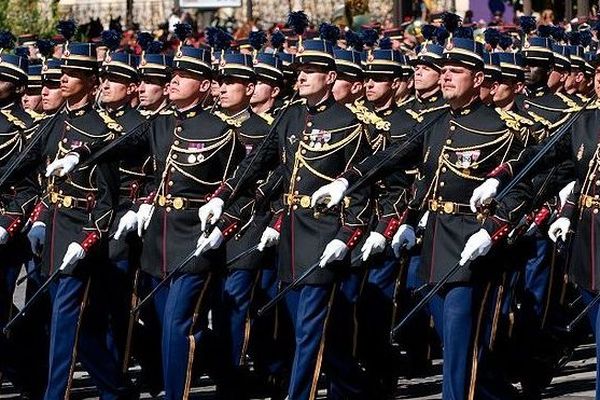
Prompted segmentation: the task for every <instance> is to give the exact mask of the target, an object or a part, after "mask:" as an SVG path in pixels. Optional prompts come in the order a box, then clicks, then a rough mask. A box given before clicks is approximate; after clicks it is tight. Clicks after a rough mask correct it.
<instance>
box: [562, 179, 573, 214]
mask: <svg viewBox="0 0 600 400" xmlns="http://www.w3.org/2000/svg"><path fill="white" fill-rule="evenodd" d="M574 187H575V181H572V182H569V183H568V184H567V185H566V186H565V187H564V188H562V189H560V192H558V198H559V199H560V207H561V208H562V207H564V205H565V203H566V202H567V198H568V197H569V195H570V194H571V192H572V191H573V188H574Z"/></svg>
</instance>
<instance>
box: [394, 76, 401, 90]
mask: <svg viewBox="0 0 600 400" xmlns="http://www.w3.org/2000/svg"><path fill="white" fill-rule="evenodd" d="M399 87H400V78H394V80H393V81H392V90H393V91H396V90H398V88H399Z"/></svg>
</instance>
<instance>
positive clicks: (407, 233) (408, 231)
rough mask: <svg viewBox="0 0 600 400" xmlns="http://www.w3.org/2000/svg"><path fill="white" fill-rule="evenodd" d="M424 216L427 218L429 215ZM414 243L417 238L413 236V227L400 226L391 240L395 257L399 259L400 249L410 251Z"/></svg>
mask: <svg viewBox="0 0 600 400" xmlns="http://www.w3.org/2000/svg"><path fill="white" fill-rule="evenodd" d="M426 215H427V216H429V214H426ZM421 219H423V218H421ZM415 243H417V237H416V236H415V230H414V229H413V227H412V226H410V225H408V224H402V225H400V227H399V228H398V230H397V231H396V233H395V234H394V237H393V238H392V249H393V250H394V254H395V255H396V257H400V250H401V249H402V247H405V248H406V250H410V249H411V248H413V246H414V245H415Z"/></svg>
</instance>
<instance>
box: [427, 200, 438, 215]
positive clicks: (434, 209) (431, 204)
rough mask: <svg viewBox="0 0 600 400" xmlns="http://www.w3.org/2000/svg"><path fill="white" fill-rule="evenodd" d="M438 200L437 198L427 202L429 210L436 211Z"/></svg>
mask: <svg viewBox="0 0 600 400" xmlns="http://www.w3.org/2000/svg"><path fill="white" fill-rule="evenodd" d="M438 206H439V205H438V202H437V200H431V202H430V203H429V207H430V208H431V211H433V212H437V210H438Z"/></svg>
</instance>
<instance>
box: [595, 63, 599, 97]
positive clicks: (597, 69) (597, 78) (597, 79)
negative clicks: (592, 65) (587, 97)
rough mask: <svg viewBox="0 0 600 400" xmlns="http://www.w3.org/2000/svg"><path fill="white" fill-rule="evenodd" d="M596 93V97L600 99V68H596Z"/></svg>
mask: <svg viewBox="0 0 600 400" xmlns="http://www.w3.org/2000/svg"><path fill="white" fill-rule="evenodd" d="M594 91H595V92H596V96H598V97H600V66H598V67H596V70H595V73H594Z"/></svg>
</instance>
